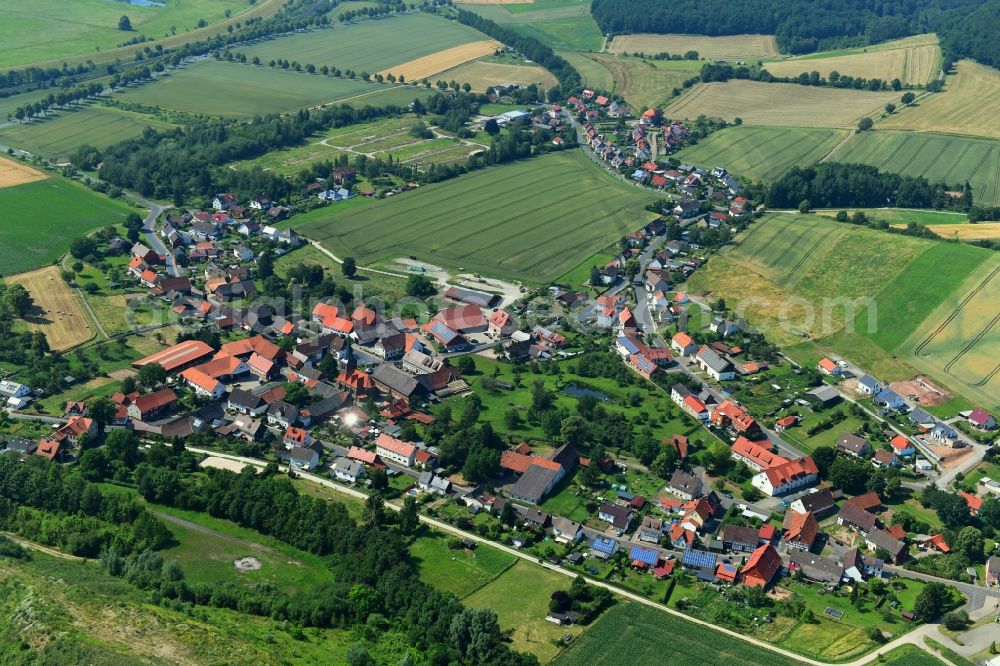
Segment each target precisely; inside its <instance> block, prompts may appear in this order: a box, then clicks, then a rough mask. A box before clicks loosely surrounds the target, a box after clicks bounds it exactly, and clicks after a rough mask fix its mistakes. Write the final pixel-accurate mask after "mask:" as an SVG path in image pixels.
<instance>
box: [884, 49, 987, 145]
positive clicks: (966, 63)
mask: <svg viewBox="0 0 1000 666" xmlns="http://www.w3.org/2000/svg"><path fill="white" fill-rule="evenodd" d="M998 108H1000V72H998V71H997V70H995V69H992V68H990V67H987V66H986V65H980V64H978V63H975V62H972V61H971V60H962V61H960V62H958V63H957V64H956V65H955V74H953V75H949V76H946V77H945V89H944V92H940V93H934V94H931V95H926V96H924V97H922V98H920V100H919V101H918V102H917V104H916V105H915V106H913V107H912V108H908V109H901V110H900V111H897V112H896V113H894V114H893V115H891V116H889V117H888V118H886V119H884V120H882V121H880V122H879V123H878V126H879V127H884V128H886V129H904V130H914V131H917V132H937V133H942V134H960V135H965V136H982V137H989V138H993V139H1000V116H998V114H997V112H996V110H997V109H998Z"/></svg>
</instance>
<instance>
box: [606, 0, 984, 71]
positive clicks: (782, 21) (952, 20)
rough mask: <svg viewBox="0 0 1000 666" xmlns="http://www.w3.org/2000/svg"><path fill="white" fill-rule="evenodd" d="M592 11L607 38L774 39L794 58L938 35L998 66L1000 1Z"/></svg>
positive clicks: (958, 52) (792, 0)
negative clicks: (666, 35)
mask: <svg viewBox="0 0 1000 666" xmlns="http://www.w3.org/2000/svg"><path fill="white" fill-rule="evenodd" d="M591 12H592V13H593V16H594V19H595V20H596V21H597V24H598V26H600V28H601V30H602V31H603V32H605V33H607V34H623V33H639V32H655V33H682V34H695V35H739V34H748V33H751V34H763V35H775V36H776V40H777V42H778V47H779V48H780V49H781V50H782V51H783V52H785V53H793V54H797V53H812V52H813V51H819V50H826V49H833V48H841V47H845V46H863V45H866V44H877V43H879V42H884V41H887V40H890V39H897V38H899V37H906V36H908V35H915V34H920V33H924V32H937V33H938V35H939V36H940V38H941V42H942V45H943V47H944V50H945V54H946V58H947V59H956V58H960V57H972V58H975V59H976V60H979V61H980V62H983V63H985V64H988V65H992V66H994V67H998V66H1000V46H998V43H997V40H996V35H997V32H998V30H1000V0H991V1H990V2H987V3H983V2H982V1H981V0H839V1H838V2H835V3H816V2H812V1H810V0H787V1H785V0H783V1H782V2H775V0H740V1H739V2H726V1H724V0H677V1H675V2H670V3H667V2H664V1H663V0H594V2H593V4H592V5H591Z"/></svg>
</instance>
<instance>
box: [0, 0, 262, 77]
mask: <svg viewBox="0 0 1000 666" xmlns="http://www.w3.org/2000/svg"><path fill="white" fill-rule="evenodd" d="M261 4H264V3H261ZM275 4H277V3H275ZM165 5H166V6H164V7H157V6H155V5H154V3H149V6H140V5H139V4H138V3H130V4H128V5H127V6H123V5H122V4H121V3H117V2H108V1H107V0H73V1H72V2H66V1H65V0H4V3H3V16H4V20H3V23H2V24H0V44H2V45H3V46H2V47H0V67H10V66H13V65H22V64H27V63H34V62H39V61H45V60H51V59H55V58H64V57H68V56H75V55H87V54H93V53H94V51H95V50H97V51H100V50H102V49H103V50H108V49H111V48H114V47H116V46H118V45H120V44H122V43H124V42H126V41H128V40H130V39H132V38H133V37H135V36H136V35H145V36H146V37H149V38H152V39H156V38H159V37H163V36H164V34H166V33H169V32H171V30H172V29H176V32H177V33H183V32H187V31H189V30H193V29H195V28H197V24H198V21H199V20H204V21H206V22H207V23H210V24H211V23H218V22H220V21H222V20H224V19H225V18H226V16H227V13H230V14H232V15H233V16H234V17H236V16H238V15H239V14H240V13H242V12H246V11H248V10H249V9H250V7H251V5H249V4H248V3H247V2H246V0H168V1H167V2H166V3H165ZM123 14H125V15H127V16H128V17H129V21H130V22H131V24H132V31H131V32H123V31H121V30H119V29H118V19H119V17H121V16H122V15H123ZM39 37H43V38H41V39H40V38H39Z"/></svg>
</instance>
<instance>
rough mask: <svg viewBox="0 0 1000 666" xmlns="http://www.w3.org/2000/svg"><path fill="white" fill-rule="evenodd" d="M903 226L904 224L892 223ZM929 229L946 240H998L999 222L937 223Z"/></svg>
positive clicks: (999, 233)
mask: <svg viewBox="0 0 1000 666" xmlns="http://www.w3.org/2000/svg"><path fill="white" fill-rule="evenodd" d="M894 226H896V227H897V228H903V227H904V225H894ZM931 231H933V232H934V233H935V234H937V235H938V236H940V237H941V238H944V239H946V240H957V241H962V242H964V243H974V242H976V241H981V240H1000V222H978V223H976V224H937V225H935V226H933V227H931Z"/></svg>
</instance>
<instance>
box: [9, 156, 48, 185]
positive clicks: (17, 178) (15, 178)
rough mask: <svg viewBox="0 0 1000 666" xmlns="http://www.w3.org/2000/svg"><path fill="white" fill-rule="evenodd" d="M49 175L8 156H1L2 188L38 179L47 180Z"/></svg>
mask: <svg viewBox="0 0 1000 666" xmlns="http://www.w3.org/2000/svg"><path fill="white" fill-rule="evenodd" d="M46 178H48V175H47V174H46V173H44V172H42V171H39V170H38V169H32V168H31V167H30V166H28V165H26V164H21V163H20V162H16V161H14V160H11V159H8V158H6V157H0V188H2V187H14V186H15V185H24V184H25V183H33V182H35V181H36V180H45V179H46Z"/></svg>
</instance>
